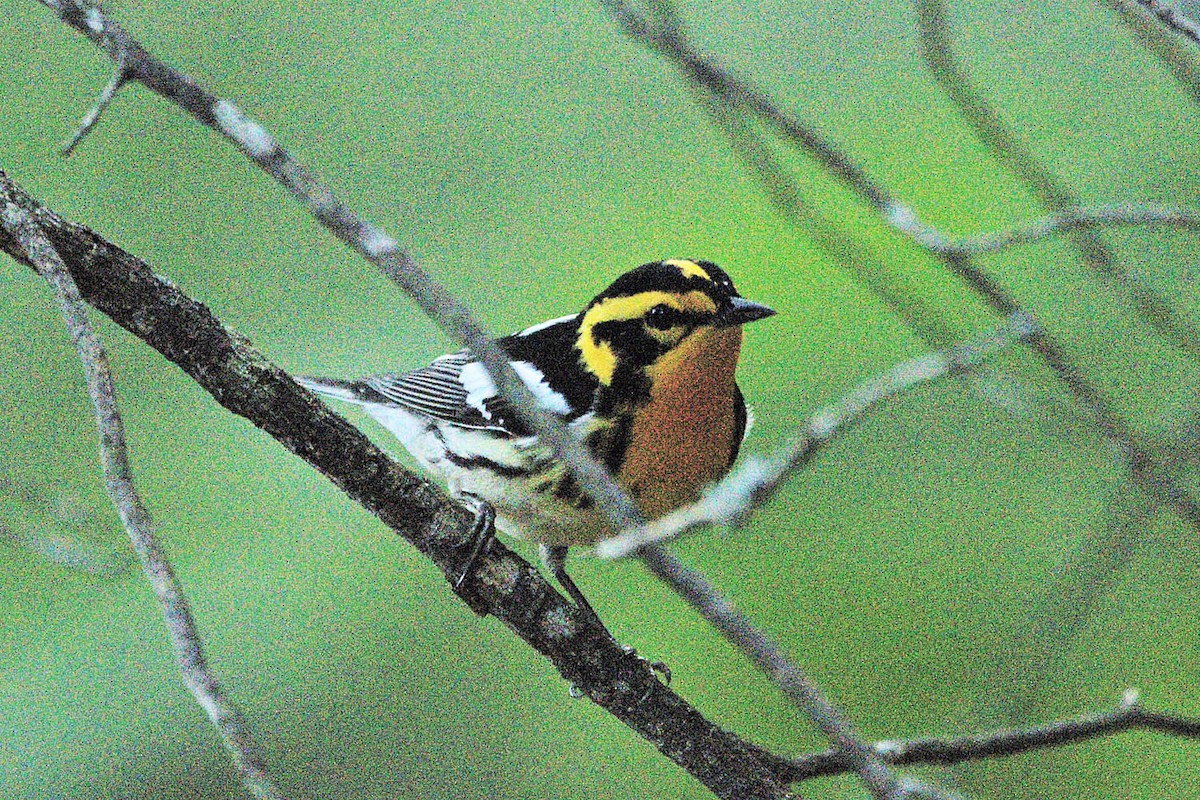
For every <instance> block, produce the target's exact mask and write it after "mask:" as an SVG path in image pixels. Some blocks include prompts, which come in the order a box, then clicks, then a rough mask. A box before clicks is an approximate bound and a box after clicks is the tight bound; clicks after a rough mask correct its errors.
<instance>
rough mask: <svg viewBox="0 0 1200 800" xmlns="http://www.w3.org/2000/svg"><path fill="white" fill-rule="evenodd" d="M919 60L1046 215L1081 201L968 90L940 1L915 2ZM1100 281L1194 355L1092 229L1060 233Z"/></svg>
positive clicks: (1175, 314) (1144, 286) (1183, 323)
mask: <svg viewBox="0 0 1200 800" xmlns="http://www.w3.org/2000/svg"><path fill="white" fill-rule="evenodd" d="M916 8H917V22H918V31H919V34H920V43H921V55H922V57H923V58H924V59H925V63H926V65H927V66H928V67H929V71H930V72H931V73H932V74H933V76H934V78H935V79H936V80H937V82H938V83H939V84H940V85H941V86H942V88H943V89H944V90H945V92H946V94H947V95H948V96H949V97H950V99H951V100H952V101H953V103H954V107H955V108H957V109H958V111H959V113H960V114H961V115H962V118H963V119H964V120H965V121H966V123H967V124H968V125H969V126H970V127H971V129H972V130H974V131H975V135H976V136H977V137H978V138H979V140H980V141H981V142H983V144H984V145H986V146H987V148H988V149H989V150H990V151H991V152H992V154H993V155H994V156H995V157H996V159H997V160H998V161H999V162H1000V163H1001V164H1002V165H1003V166H1004V167H1005V168H1007V169H1008V170H1009V171H1011V172H1012V173H1013V174H1014V175H1016V176H1017V178H1018V179H1019V180H1020V181H1021V182H1022V183H1023V184H1025V186H1026V188H1027V189H1029V191H1030V192H1032V193H1033V194H1034V196H1036V197H1037V198H1038V199H1040V200H1041V201H1042V202H1043V203H1044V204H1045V205H1046V206H1047V207H1048V208H1049V209H1050V210H1051V211H1052V212H1054V213H1057V214H1064V213H1068V212H1069V211H1070V210H1071V209H1074V208H1078V207H1079V206H1080V205H1081V201H1080V198H1079V196H1078V195H1076V194H1075V192H1073V191H1071V190H1070V189H1069V188H1067V187H1066V186H1063V185H1062V184H1061V183H1060V182H1059V181H1058V179H1057V178H1056V177H1055V176H1054V175H1053V174H1052V173H1051V172H1050V171H1049V170H1048V169H1046V168H1045V167H1043V166H1042V165H1041V163H1039V162H1038V160H1037V159H1036V158H1035V157H1034V155H1033V153H1032V152H1030V150H1029V149H1028V148H1027V147H1026V146H1025V144H1024V143H1023V142H1022V141H1021V140H1020V138H1019V137H1018V136H1017V135H1016V134H1015V133H1014V132H1013V131H1011V130H1009V129H1008V127H1007V126H1006V125H1005V124H1004V123H1003V122H1002V121H1001V120H1000V115H999V114H998V113H996V110H995V109H994V108H992V106H991V104H990V103H989V102H988V101H987V100H986V99H985V98H984V97H983V96H982V95H981V94H980V93H979V92H978V91H976V90H975V88H974V87H972V86H971V84H970V81H969V80H968V79H967V75H966V73H965V72H964V70H963V68H962V67H961V66H960V65H959V63H958V59H957V58H956V57H955V53H954V49H953V46H952V44H951V36H950V28H949V22H948V20H947V17H946V7H945V4H944V3H943V2H942V0H916ZM1062 230H1065V231H1066V232H1067V233H1068V234H1069V235H1070V239H1071V242H1072V243H1073V244H1074V245H1075V248H1076V249H1077V250H1078V251H1079V253H1080V255H1081V256H1082V257H1083V261H1084V263H1085V264H1086V265H1087V266H1088V267H1089V268H1090V269H1091V270H1093V271H1094V272H1095V273H1096V274H1097V275H1099V276H1100V277H1101V278H1105V279H1107V280H1109V281H1111V282H1113V283H1115V284H1117V285H1119V286H1120V287H1121V288H1122V289H1123V290H1124V291H1125V292H1126V294H1128V296H1129V298H1130V299H1131V300H1132V302H1133V307H1134V309H1135V310H1136V312H1137V314H1138V315H1139V316H1140V317H1141V318H1142V319H1143V320H1144V321H1145V322H1146V324H1148V325H1149V326H1150V327H1151V328H1153V329H1154V330H1155V331H1157V332H1158V333H1159V334H1161V335H1162V337H1163V338H1164V339H1165V340H1167V341H1169V342H1172V343H1173V344H1175V345H1176V346H1177V347H1179V348H1180V349H1181V350H1183V351H1184V352H1185V353H1187V354H1188V355H1190V356H1193V357H1195V356H1200V332H1197V331H1196V329H1195V327H1194V326H1193V325H1192V324H1191V323H1190V322H1189V321H1188V320H1187V318H1186V317H1185V316H1184V315H1182V314H1181V313H1180V312H1179V311H1178V310H1177V309H1176V308H1175V307H1174V306H1173V305H1172V304H1171V303H1170V302H1168V301H1167V300H1166V298H1164V297H1163V296H1162V294H1161V293H1160V292H1159V291H1158V290H1157V289H1155V288H1154V286H1152V285H1151V284H1150V282H1149V281H1147V280H1146V279H1145V278H1144V277H1143V276H1141V275H1136V274H1133V273H1131V272H1130V271H1129V270H1127V269H1125V268H1124V267H1123V266H1121V265H1120V264H1118V263H1117V260H1116V256H1115V254H1114V253H1113V252H1112V250H1111V249H1110V248H1109V246H1108V245H1107V244H1106V243H1105V242H1104V240H1103V239H1101V238H1100V236H1099V234H1098V233H1097V231H1096V230H1095V229H1094V228H1093V227H1077V226H1073V227H1067V228H1063V229H1062Z"/></svg>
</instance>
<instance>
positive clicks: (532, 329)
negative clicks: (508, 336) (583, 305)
mask: <svg viewBox="0 0 1200 800" xmlns="http://www.w3.org/2000/svg"><path fill="white" fill-rule="evenodd" d="M575 316H576V315H575V314H568V315H567V316H565V317H559V318H558V319H548V320H546V321H545V322H539V323H538V324H537V325H530V326H529V327H528V328H526V329H525V330H523V331H521V332H520V333H518V334H517V336H532V335H533V334H535V333H537V332H538V331H544V330H546V328H553V327H554V326H555V325H561V324H562V323H564V322H573V321H574V320H575Z"/></svg>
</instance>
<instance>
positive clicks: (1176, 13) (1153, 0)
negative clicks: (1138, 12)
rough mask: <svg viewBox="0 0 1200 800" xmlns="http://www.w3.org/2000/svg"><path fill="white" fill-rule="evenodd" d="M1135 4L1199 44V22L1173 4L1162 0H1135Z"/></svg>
mask: <svg viewBox="0 0 1200 800" xmlns="http://www.w3.org/2000/svg"><path fill="white" fill-rule="evenodd" d="M1137 4H1138V5H1139V6H1141V7H1142V8H1144V9H1146V10H1147V11H1149V12H1150V13H1151V14H1153V15H1154V16H1156V17H1158V18H1159V20H1161V21H1162V23H1163V24H1164V25H1166V26H1167V27H1168V28H1170V29H1171V30H1173V31H1175V32H1176V33H1178V34H1179V35H1181V36H1184V37H1186V38H1188V39H1190V40H1192V41H1193V42H1195V43H1196V44H1200V24H1197V23H1196V21H1195V20H1194V19H1192V18H1191V17H1189V16H1187V15H1186V14H1184V13H1183V12H1182V11H1180V10H1179V9H1178V8H1176V7H1175V4H1173V3H1164V2H1162V0H1137Z"/></svg>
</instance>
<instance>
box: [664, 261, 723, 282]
mask: <svg viewBox="0 0 1200 800" xmlns="http://www.w3.org/2000/svg"><path fill="white" fill-rule="evenodd" d="M663 263H664V264H666V265H667V266H669V267H675V268H676V269H677V270H679V271H680V272H681V273H683V277H685V278H703V279H704V280H706V281H709V282H711V281H712V276H711V275H709V274H708V270H706V269H704V267H702V266H700V265H699V264H697V263H696V262H695V261H688V260H687V259H686V258H671V259H667V260H666V261H664V262H663Z"/></svg>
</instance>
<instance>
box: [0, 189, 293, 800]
mask: <svg viewBox="0 0 1200 800" xmlns="http://www.w3.org/2000/svg"><path fill="white" fill-rule="evenodd" d="M0 225H3V227H4V229H5V230H6V231H7V232H8V234H9V235H10V236H11V237H12V238H13V239H15V240H16V242H17V244H18V245H19V247H20V248H21V249H22V251H23V252H24V255H25V257H26V258H27V259H28V260H29V262H30V263H31V264H32V265H33V267H34V268H35V269H36V270H37V271H38V273H39V274H40V275H41V276H42V277H43V278H45V279H46V281H47V282H48V283H49V284H50V286H51V288H52V289H53V290H54V294H55V296H56V297H57V298H58V303H59V305H60V306H61V308H62V314H63V319H64V320H65V321H66V324H67V330H68V332H69V333H70V334H71V339H72V341H74V343H75V347H76V349H77V350H78V351H79V360H80V361H81V362H82V364H83V371H84V374H85V376H86V378H87V389H88V395H89V396H90V397H91V399H92V405H93V406H94V407H95V411H96V425H97V427H98V428H99V431H100V463H101V466H102V468H103V472H104V481H105V484H106V486H107V488H108V493H109V496H110V497H111V498H112V501H113V505H115V506H116V508H117V513H118V514H119V515H120V517H121V521H122V523H124V525H125V530H126V531H127V532H128V534H129V539H130V541H131V542H132V543H133V549H134V550H135V551H136V552H137V554H138V557H139V558H140V559H141V561H142V570H143V572H144V573H145V575H146V579H147V580H148V581H149V582H150V588H151V589H153V591H154V596H155V597H156V598H157V599H158V603H159V605H160V606H161V607H162V613H163V620H164V621H165V622H166V626H167V632H168V633H169V635H170V637H171V643H172V644H173V645H174V646H175V655H176V658H177V659H178V661H179V669H180V672H181V673H182V674H183V682H184V684H186V685H187V688H188V690H189V691H191V693H192V695H193V696H194V697H195V698H196V701H197V702H198V703H199V704H200V706H201V708H203V709H204V711H205V713H206V714H208V718H209V720H210V721H211V722H212V724H213V727H214V728H216V730H217V733H218V734H219V735H220V737H221V741H222V742H223V743H224V745H225V749H226V750H227V751H228V752H229V755H230V758H231V759H232V761H233V764H234V766H235V767H236V768H237V770H238V773H239V774H240V775H241V779H242V783H243V784H244V785H245V786H246V788H247V789H248V790H249V791H250V793H251V794H253V795H254V796H255V797H259V798H264V799H265V800H283V797H284V795H283V794H282V793H281V792H280V791H279V790H278V789H277V788H276V787H275V785H274V783H273V782H272V781H271V778H270V777H269V776H268V775H267V769H266V765H265V764H264V762H263V761H262V759H261V757H260V756H259V754H258V747H257V745H256V744H255V742H254V738H253V735H252V734H251V733H250V728H249V726H248V725H247V724H246V721H245V719H244V718H243V717H242V713H241V711H239V710H238V708H237V706H235V705H234V704H233V702H232V701H231V700H229V698H228V697H226V696H225V693H224V692H223V691H222V690H221V686H220V684H219V683H218V682H217V679H216V676H215V675H214V674H213V673H212V671H211V670H210V669H209V667H208V663H207V661H206V660H205V657H204V650H203V646H202V642H201V639H200V634H199V631H197V629H196V623H195V620H194V619H193V618H192V613H191V610H190V609H189V607H188V603H187V598H186V597H185V596H184V594H183V588H182V587H181V586H180V585H179V581H178V580H177V579H176V578H175V573H174V571H173V570H172V569H171V565H170V563H169V562H168V561H167V557H166V554H165V553H164V552H163V549H162V546H161V545H160V544H159V543H158V539H157V538H156V537H155V535H154V523H153V521H152V520H151V518H150V512H149V511H148V510H147V509H146V507H145V504H144V503H143V502H142V499H141V496H140V495H139V494H138V492H137V489H136V488H135V487H134V484H133V472H132V470H131V469H130V466H129V459H128V457H127V454H126V446H125V428H124V425H123V424H122V422H121V415H120V412H119V410H118V409H117V400H116V389H115V387H114V385H113V380H112V372H111V370H110V369H109V365H108V356H107V355H106V354H105V351H104V346H103V344H101V342H100V338H99V337H98V336H97V335H96V332H95V331H94V330H93V328H92V325H91V322H90V321H89V320H88V315H87V310H86V308H85V307H84V304H83V299H82V298H81V296H80V293H79V288H78V287H77V286H76V285H75V281H74V279H73V278H72V277H71V273H70V272H69V271H68V269H67V266H66V265H65V264H64V263H63V260H62V258H61V257H60V256H59V254H58V252H57V251H56V250H55V249H54V246H53V245H51V244H50V241H49V239H48V238H47V237H46V234H45V233H44V232H43V231H42V229H41V228H40V226H39V225H38V224H37V222H36V221H35V220H34V219H33V217H32V216H31V215H30V214H29V212H28V211H26V210H25V209H24V208H22V207H21V206H20V205H18V204H17V203H16V202H14V201H13V200H11V199H9V198H4V199H3V200H0Z"/></svg>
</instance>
